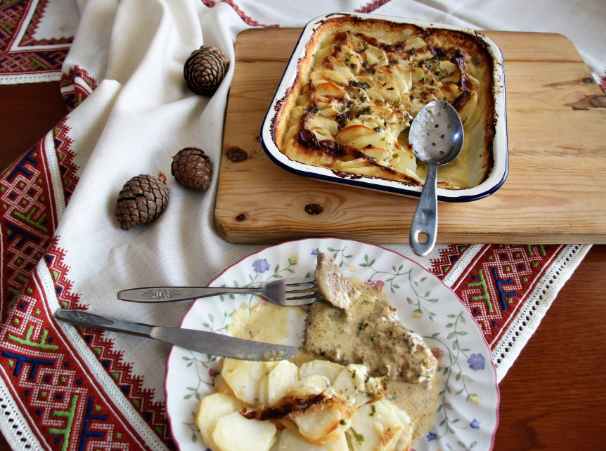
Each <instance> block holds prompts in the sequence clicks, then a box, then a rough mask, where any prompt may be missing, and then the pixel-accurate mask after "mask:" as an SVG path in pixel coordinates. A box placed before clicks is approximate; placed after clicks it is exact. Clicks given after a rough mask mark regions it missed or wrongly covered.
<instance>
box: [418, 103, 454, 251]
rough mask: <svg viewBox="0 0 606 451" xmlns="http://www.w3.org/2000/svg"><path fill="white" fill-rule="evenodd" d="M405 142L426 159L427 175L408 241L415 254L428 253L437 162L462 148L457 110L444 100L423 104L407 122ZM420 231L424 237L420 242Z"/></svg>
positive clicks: (433, 236)
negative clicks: (409, 122) (412, 118)
mask: <svg viewBox="0 0 606 451" xmlns="http://www.w3.org/2000/svg"><path fill="white" fill-rule="evenodd" d="M408 139H409V142H410V143H411V144H412V150H413V153H414V155H415V157H417V158H418V159H419V160H420V161H422V162H424V163H427V166H428V170H427V178H426V179H425V185H424V186H423V192H422V193H421V198H420V199H419V204H418V205H417V210H416V211H415V215H414V217H413V218H412V225H411V227H410V245H411V247H412V250H413V251H414V253H415V254H417V255H420V256H425V255H427V254H429V253H430V252H431V251H432V250H433V248H434V246H435V244H436V235H437V230H438V197H437V194H436V188H437V174H438V166H443V165H445V164H448V163H451V162H452V161H454V160H455V159H456V158H457V157H458V156H459V154H460V153H461V149H462V148H463V139H464V133H463V123H462V122H461V118H460V117H459V113H457V110H455V109H454V108H453V106H452V105H451V104H450V103H448V102H446V101H444V100H434V101H433V102H430V103H428V104H427V105H425V106H424V107H423V108H422V109H421V111H419V113H418V114H417V116H416V117H415V119H414V121H413V122H412V125H411V126H410V134H409V138H408ZM421 233H424V234H426V235H427V241H426V242H425V243H421V242H420V241H419V236H420V234H421Z"/></svg>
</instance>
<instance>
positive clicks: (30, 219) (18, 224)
mask: <svg viewBox="0 0 606 451" xmlns="http://www.w3.org/2000/svg"><path fill="white" fill-rule="evenodd" d="M69 130H70V129H69V127H68V126H67V125H66V124H65V119H64V120H63V121H61V122H60V123H59V124H58V125H57V126H56V127H55V129H54V130H53V131H52V133H53V136H54V138H53V142H54V149H46V145H47V144H46V138H42V139H41V140H40V141H38V143H37V144H36V145H35V146H34V147H32V148H31V149H30V150H29V151H28V152H26V153H25V155H23V156H22V157H21V158H20V159H19V160H17V161H16V162H14V163H13V164H12V165H11V166H9V167H8V169H7V170H6V171H5V172H4V173H3V174H2V175H1V176H0V208H1V210H0V239H1V240H2V250H3V255H2V260H1V263H0V264H1V265H2V273H1V277H2V288H3V292H2V293H1V295H2V302H1V303H0V312H2V311H4V310H5V309H6V308H8V307H10V305H11V304H12V303H13V301H14V299H15V298H16V296H17V295H18V294H19V293H20V292H21V290H22V288H23V286H24V285H25V284H26V283H27V281H28V279H29V277H30V275H31V273H32V271H33V270H34V268H35V266H36V265H37V264H38V261H39V260H40V258H41V257H42V255H43V254H44V252H45V250H46V247H47V244H48V240H49V239H50V238H51V236H52V235H53V234H54V232H55V229H56V227H57V222H58V219H59V218H58V217H57V211H56V206H55V205H56V204H55V195H59V196H60V195H61V194H60V193H55V192H54V187H53V185H52V176H51V173H50V171H51V170H50V168H49V161H48V160H47V159H46V153H47V152H48V151H49V150H50V151H54V152H55V153H56V155H57V159H58V165H59V171H60V173H61V175H62V181H63V193H62V194H63V196H64V197H65V202H66V203H67V202H68V201H69V196H70V195H71V193H72V192H73V190H74V188H75V187H76V184H77V183H78V177H77V176H76V171H77V169H78V168H77V166H76V165H75V164H73V158H74V153H73V152H72V151H71V150H70V145H71V143H72V141H71V139H70V138H69V137H68V136H67V133H68V131H69Z"/></svg>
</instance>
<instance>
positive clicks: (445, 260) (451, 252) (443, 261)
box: [430, 244, 468, 280]
mask: <svg viewBox="0 0 606 451" xmlns="http://www.w3.org/2000/svg"><path fill="white" fill-rule="evenodd" d="M467 248H468V246H466V245H464V244H451V245H449V246H448V247H447V248H445V249H440V257H439V258H437V259H435V260H432V261H431V269H430V271H431V272H432V273H433V274H434V275H436V276H437V277H438V278H439V279H440V280H442V279H443V278H444V276H445V275H446V274H447V273H448V271H450V269H451V268H452V265H454V264H455V263H456V262H457V261H458V260H459V258H460V257H461V255H463V253H464V252H465V251H466V250H467Z"/></svg>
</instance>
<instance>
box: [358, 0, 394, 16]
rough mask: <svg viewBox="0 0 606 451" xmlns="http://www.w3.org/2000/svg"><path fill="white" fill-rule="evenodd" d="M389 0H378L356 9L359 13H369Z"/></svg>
mask: <svg viewBox="0 0 606 451" xmlns="http://www.w3.org/2000/svg"><path fill="white" fill-rule="evenodd" d="M389 1H390V0H376V1H374V2H370V3H367V4H366V5H365V6H362V7H360V8H358V9H356V10H355V11H356V12H357V13H366V14H368V13H371V12H373V11H374V10H375V9H377V8H379V7H381V6H383V5H384V4H385V3H389Z"/></svg>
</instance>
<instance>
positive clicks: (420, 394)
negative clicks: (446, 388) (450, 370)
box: [386, 373, 440, 443]
mask: <svg viewBox="0 0 606 451" xmlns="http://www.w3.org/2000/svg"><path fill="white" fill-rule="evenodd" d="M439 395H440V376H439V375H438V373H435V374H434V376H433V378H432V379H431V380H430V381H429V383H427V384H425V385H420V384H408V383H406V382H399V381H387V396H386V397H387V399H389V400H390V401H391V402H393V403H394V404H395V405H397V406H398V407H399V408H400V409H402V410H403V411H405V412H406V413H407V414H408V416H409V417H410V420H411V421H412V426H413V428H412V443H416V442H417V441H418V440H419V439H420V438H421V437H423V436H424V435H425V434H427V433H428V432H429V429H430V428H431V425H432V424H433V422H434V421H435V419H436V415H437V414H438V404H439V401H440V396H439Z"/></svg>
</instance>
